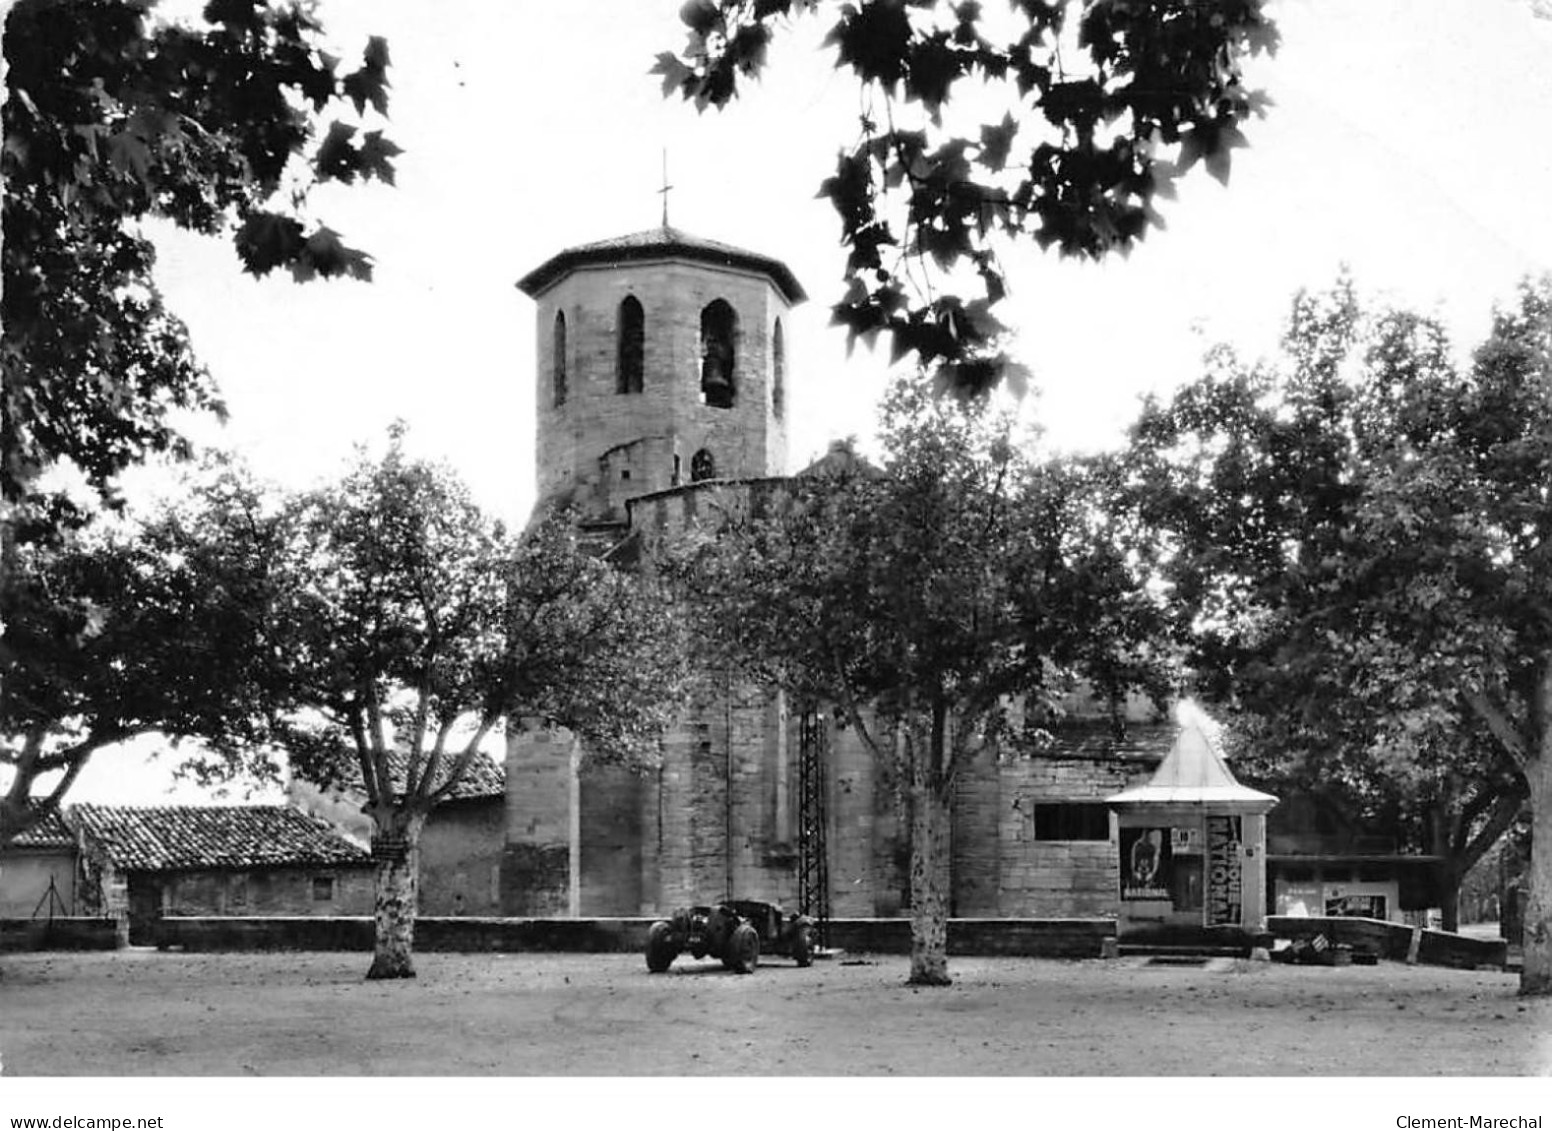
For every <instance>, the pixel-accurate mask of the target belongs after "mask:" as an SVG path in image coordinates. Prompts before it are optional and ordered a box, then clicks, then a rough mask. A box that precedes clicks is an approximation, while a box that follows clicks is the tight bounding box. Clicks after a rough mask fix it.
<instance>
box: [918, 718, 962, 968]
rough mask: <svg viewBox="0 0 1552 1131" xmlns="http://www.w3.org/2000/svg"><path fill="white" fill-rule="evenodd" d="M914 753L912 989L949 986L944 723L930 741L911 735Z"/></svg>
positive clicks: (937, 721)
mask: <svg viewBox="0 0 1552 1131" xmlns="http://www.w3.org/2000/svg"><path fill="white" fill-rule="evenodd" d="M910 753H911V976H910V979H909V981H910V984H911V985H913V986H946V985H949V984H950V982H951V981H952V979H950V978H949V976H948V902H947V900H946V899H945V898H944V892H943V872H944V865H945V863H946V862H947V860H948V828H949V804H948V792H947V790H946V789H944V788H943V773H942V766H943V720H942V718H941V713H940V714H939V717H937V718H935V719H934V725H933V731H932V736H931V738H930V739H927V740H926V741H923V740H922V737H921V736H913V739H912V741H911V744H910Z"/></svg>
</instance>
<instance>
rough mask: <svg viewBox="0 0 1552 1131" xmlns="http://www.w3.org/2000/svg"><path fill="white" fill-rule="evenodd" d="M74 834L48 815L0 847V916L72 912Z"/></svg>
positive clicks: (56, 815) (53, 815) (55, 816)
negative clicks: (3, 846)
mask: <svg viewBox="0 0 1552 1131" xmlns="http://www.w3.org/2000/svg"><path fill="white" fill-rule="evenodd" d="M75 903H76V846H75V834H73V833H72V832H71V831H70V830H69V828H67V827H66V825H65V821H64V818H63V817H61V816H60V815H59V813H57V812H54V813H50V814H48V815H47V816H46V817H44V818H43V820H41V821H39V822H38V823H37V824H36V825H33V826H32V828H30V829H28V830H27V831H26V832H24V833H22V834H21V835H20V836H17V837H16V838H14V839H13V840H12V841H11V842H10V843H9V844H7V845H6V846H5V848H4V849H0V919H33V918H50V917H53V916H58V915H73V914H75Z"/></svg>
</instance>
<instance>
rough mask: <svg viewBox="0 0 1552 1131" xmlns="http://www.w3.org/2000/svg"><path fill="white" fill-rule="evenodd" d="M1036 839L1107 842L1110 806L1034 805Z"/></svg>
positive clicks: (1074, 803)
mask: <svg viewBox="0 0 1552 1131" xmlns="http://www.w3.org/2000/svg"><path fill="white" fill-rule="evenodd" d="M1035 839H1036V840H1109V839H1110V807H1109V806H1108V805H1104V804H1101V803H1098V802H1092V801H1053V802H1049V803H1045V804H1037V805H1036V806H1035Z"/></svg>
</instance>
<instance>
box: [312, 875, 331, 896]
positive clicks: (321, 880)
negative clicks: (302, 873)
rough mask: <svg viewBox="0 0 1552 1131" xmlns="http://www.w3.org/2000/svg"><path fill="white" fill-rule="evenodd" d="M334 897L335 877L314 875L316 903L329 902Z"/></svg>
mask: <svg viewBox="0 0 1552 1131" xmlns="http://www.w3.org/2000/svg"><path fill="white" fill-rule="evenodd" d="M333 898H334V877H333V876H314V877H313V902H314V903H327V902H328V901H329V900H331V899H333Z"/></svg>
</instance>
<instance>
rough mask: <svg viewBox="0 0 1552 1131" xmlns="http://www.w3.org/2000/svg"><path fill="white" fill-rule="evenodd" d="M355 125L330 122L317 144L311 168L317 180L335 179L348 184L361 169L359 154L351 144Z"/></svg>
mask: <svg viewBox="0 0 1552 1131" xmlns="http://www.w3.org/2000/svg"><path fill="white" fill-rule="evenodd" d="M355 135H356V127H355V126H352V125H348V124H346V123H345V122H331V123H330V124H329V132H328V134H327V135H325V137H324V139H323V141H322V142H320V143H319V145H318V154H317V156H316V157H315V158H314V159H313V168H314V169H315V170H316V171H317V173H318V178H319V180H325V181H328V180H335V181H342V182H344V183H345V184H350V183H351V182H352V181H354V180H355V179H356V174H357V173H358V172H359V171H360V169H361V154H360V153H359V152H358V151H357V150H356V147H355V146H354V145H352V144H351V140H350V139H351V138H353V137H355Z"/></svg>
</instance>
